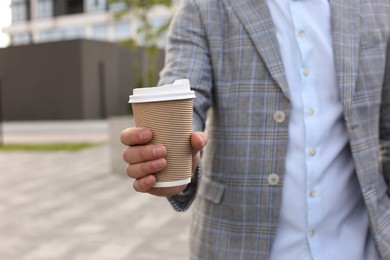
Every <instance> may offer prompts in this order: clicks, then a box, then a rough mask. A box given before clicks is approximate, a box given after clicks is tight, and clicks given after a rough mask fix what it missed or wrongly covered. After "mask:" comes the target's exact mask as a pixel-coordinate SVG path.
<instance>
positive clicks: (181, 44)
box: [159, 0, 212, 211]
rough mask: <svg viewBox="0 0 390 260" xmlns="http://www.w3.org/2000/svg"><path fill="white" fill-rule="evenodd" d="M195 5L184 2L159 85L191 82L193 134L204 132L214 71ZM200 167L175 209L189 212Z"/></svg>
mask: <svg viewBox="0 0 390 260" xmlns="http://www.w3.org/2000/svg"><path fill="white" fill-rule="evenodd" d="M194 2H195V1H191V0H190V1H187V0H185V1H182V3H181V5H180V7H179V8H178V10H177V11H176V14H175V16H174V18H173V20H172V23H171V27H170V30H169V32H168V40H167V45H166V50H165V65H164V68H163V70H162V71H161V73H160V82H159V85H162V84H167V83H172V82H173V81H174V80H176V79H184V78H188V79H189V80H190V84H191V88H192V89H193V90H194V91H195V94H196V98H195V99H194V113H193V115H194V117H193V130H194V131H204V129H205V122H206V113H207V110H208V109H209V108H210V107H211V105H212V91H211V89H212V69H211V62H210V53H209V47H208V39H207V36H206V33H205V30H204V26H203V24H202V23H203V22H204V21H205V19H204V18H201V12H200V11H199V8H198V6H196V4H195V3H194ZM200 175H201V174H200V167H198V170H197V171H196V173H195V175H194V177H193V178H192V182H191V183H190V184H189V185H188V187H187V189H186V190H185V191H184V192H182V193H181V194H178V195H176V196H173V197H171V198H168V200H169V202H170V203H171V204H172V206H173V208H174V209H175V210H177V211H185V210H186V209H188V208H189V206H190V205H191V203H192V202H193V200H194V198H195V195H196V190H197V185H198V180H199V178H200Z"/></svg>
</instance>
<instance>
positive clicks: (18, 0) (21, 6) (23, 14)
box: [12, 0, 29, 22]
mask: <svg viewBox="0 0 390 260" xmlns="http://www.w3.org/2000/svg"><path fill="white" fill-rule="evenodd" d="M28 12H29V6H28V2H27V0H13V1H12V21H13V22H18V21H27V20H28V18H29V15H28Z"/></svg>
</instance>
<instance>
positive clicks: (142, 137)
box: [139, 130, 148, 141]
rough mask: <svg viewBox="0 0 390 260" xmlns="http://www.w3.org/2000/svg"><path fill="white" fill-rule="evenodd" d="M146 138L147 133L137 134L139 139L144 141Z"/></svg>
mask: <svg viewBox="0 0 390 260" xmlns="http://www.w3.org/2000/svg"><path fill="white" fill-rule="evenodd" d="M147 138H148V132H147V131H145V130H143V131H141V132H140V133H139V139H140V140H141V141H145V140H146V139H147Z"/></svg>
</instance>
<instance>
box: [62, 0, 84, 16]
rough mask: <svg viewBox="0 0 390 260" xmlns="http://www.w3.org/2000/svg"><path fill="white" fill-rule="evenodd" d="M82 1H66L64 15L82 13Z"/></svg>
mask: <svg viewBox="0 0 390 260" xmlns="http://www.w3.org/2000/svg"><path fill="white" fill-rule="evenodd" d="M83 9H84V8H83V0H67V1H66V11H65V13H66V14H79V13H82V12H83Z"/></svg>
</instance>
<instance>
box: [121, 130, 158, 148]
mask: <svg viewBox="0 0 390 260" xmlns="http://www.w3.org/2000/svg"><path fill="white" fill-rule="evenodd" d="M152 137H153V133H152V131H151V130H150V129H147V128H141V127H134V128H127V129H126V130H123V131H122V133H121V142H122V143H123V144H124V145H128V146H132V145H140V144H145V143H147V142H150V141H151V140H152Z"/></svg>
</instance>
